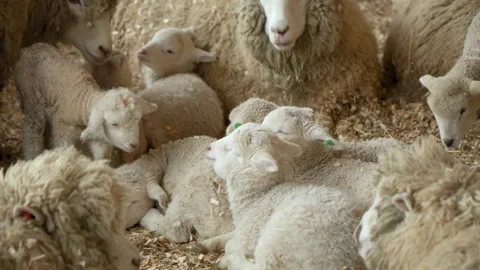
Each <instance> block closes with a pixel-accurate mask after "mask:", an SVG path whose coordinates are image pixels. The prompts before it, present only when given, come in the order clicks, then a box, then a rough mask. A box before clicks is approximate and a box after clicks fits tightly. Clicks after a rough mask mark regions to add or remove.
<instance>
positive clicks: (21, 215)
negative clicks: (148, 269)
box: [0, 147, 141, 270]
mask: <svg viewBox="0 0 480 270" xmlns="http://www.w3.org/2000/svg"><path fill="white" fill-rule="evenodd" d="M125 195H126V194H125V188H124V187H123V186H121V185H120V184H119V183H118V177H117V176H116V174H115V173H114V171H113V170H112V169H111V168H110V167H109V166H108V165H107V164H106V162H105V161H91V160H90V159H88V158H87V157H85V156H83V155H81V153H80V152H79V151H77V150H75V148H74V147H68V148H57V149H54V150H49V151H45V152H44V153H42V154H41V155H39V156H37V157H36V158H35V159H33V160H30V161H18V162H17V163H16V164H14V165H12V166H11V167H10V168H9V169H8V170H7V171H6V173H5V174H4V172H3V170H2V171H1V173H0V215H1V218H0V219H1V222H0V224H1V226H0V245H1V249H2V252H0V265H1V266H2V269H12V270H27V269H33V270H41V269H42V270H43V269H52V270H56V269H58V270H60V269H108V270H114V269H120V270H128V269H131V270H133V269H139V268H140V262H141V258H140V254H139V252H138V250H137V249H136V248H135V247H134V246H133V245H132V244H131V243H130V242H129V241H128V240H127V239H126V237H125V235H124V233H125V226H124V219H123V218H124V217H123V208H122V200H123V198H124V197H125Z"/></svg>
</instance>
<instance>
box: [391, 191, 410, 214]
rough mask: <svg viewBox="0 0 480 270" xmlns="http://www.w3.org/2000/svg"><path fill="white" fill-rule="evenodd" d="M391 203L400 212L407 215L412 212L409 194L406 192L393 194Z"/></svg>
mask: <svg viewBox="0 0 480 270" xmlns="http://www.w3.org/2000/svg"><path fill="white" fill-rule="evenodd" d="M392 203H393V205H395V206H396V207H397V208H398V209H399V210H400V211H402V212H404V213H407V212H410V211H412V210H413V204H412V199H411V197H410V194H409V193H407V192H404V193H399V194H395V195H394V196H393V197H392Z"/></svg>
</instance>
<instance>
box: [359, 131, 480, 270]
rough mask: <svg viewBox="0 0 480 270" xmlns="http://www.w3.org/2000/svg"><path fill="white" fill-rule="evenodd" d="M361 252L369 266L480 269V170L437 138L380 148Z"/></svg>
mask: <svg viewBox="0 0 480 270" xmlns="http://www.w3.org/2000/svg"><path fill="white" fill-rule="evenodd" d="M379 163H380V164H379V166H378V167H377V169H376V170H375V173H374V174H373V180H374V181H375V182H376V196H375V203H374V204H373V205H372V206H371V207H370V209H369V210H368V211H367V212H366V213H365V214H364V216H363V217H362V220H361V227H362V228H361V230H360V235H359V237H358V239H359V242H360V248H359V253H360V255H361V256H362V258H363V259H364V260H365V263H366V265H367V267H368V269H372V270H375V269H382V270H384V269H385V270H393V269H477V268H478V265H479V263H480V256H479V255H478V254H479V251H480V244H479V240H480V239H479V237H478V235H479V230H480V226H479V225H480V215H479V213H480V211H479V210H480V208H479V205H480V198H479V196H478V194H479V192H478V190H480V181H479V180H480V171H479V170H478V169H477V168H472V167H470V166H467V165H464V164H462V163H461V162H459V161H456V160H455V159H454V158H453V157H452V156H451V155H450V154H449V153H448V152H446V151H445V149H444V148H443V147H442V146H441V144H438V143H436V141H435V138H434V137H432V136H430V137H421V138H419V139H417V141H415V142H414V143H413V144H412V145H411V146H409V147H407V148H404V149H400V150H396V151H391V152H389V153H386V154H382V157H381V158H380V159H379Z"/></svg>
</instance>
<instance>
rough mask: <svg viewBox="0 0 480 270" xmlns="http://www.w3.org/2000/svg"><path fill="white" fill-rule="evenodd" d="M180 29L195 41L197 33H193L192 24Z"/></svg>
mask: <svg viewBox="0 0 480 270" xmlns="http://www.w3.org/2000/svg"><path fill="white" fill-rule="evenodd" d="M182 30H183V31H184V32H185V33H187V34H188V36H189V37H190V39H192V42H193V43H195V41H196V40H197V35H196V34H195V28H194V27H193V26H190V27H187V28H183V29H182Z"/></svg>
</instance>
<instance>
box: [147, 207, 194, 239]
mask: <svg viewBox="0 0 480 270" xmlns="http://www.w3.org/2000/svg"><path fill="white" fill-rule="evenodd" d="M140 225H141V226H143V227H144V228H145V229H147V230H149V231H152V232H157V233H159V234H161V235H163V236H165V237H167V238H168V240H170V241H172V242H175V243H186V242H189V241H190V236H191V231H192V229H193V228H192V226H191V225H190V224H187V223H186V222H184V221H182V220H181V219H180V218H179V217H176V216H174V215H171V214H168V213H167V215H165V216H163V215H162V214H161V213H160V212H159V211H158V210H157V209H155V208H152V209H150V210H148V212H147V214H146V215H145V216H144V217H143V218H142V219H141V220H140Z"/></svg>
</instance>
